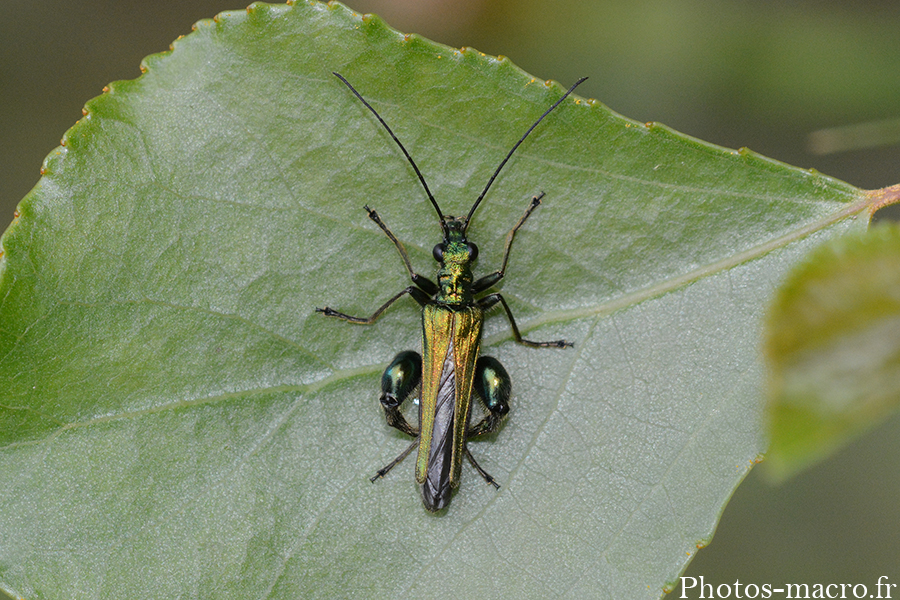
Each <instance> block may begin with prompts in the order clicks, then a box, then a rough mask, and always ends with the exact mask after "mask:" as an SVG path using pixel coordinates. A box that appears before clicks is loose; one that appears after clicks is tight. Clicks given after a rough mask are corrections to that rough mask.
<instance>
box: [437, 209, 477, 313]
mask: <svg viewBox="0 0 900 600" xmlns="http://www.w3.org/2000/svg"><path fill="white" fill-rule="evenodd" d="M445 223H446V225H447V233H446V236H445V240H444V243H443V246H444V252H443V257H442V260H441V268H440V270H439V271H438V286H439V287H440V291H439V292H438V295H437V296H436V297H435V299H434V300H435V302H438V303H440V304H449V305H452V306H459V305H467V304H472V302H473V301H474V296H473V295H472V267H471V264H472V258H473V257H472V256H471V248H472V246H470V245H469V243H468V242H467V241H466V238H465V232H464V231H463V228H464V227H465V223H463V220H462V219H457V218H454V217H448V218H447V220H446V221H445Z"/></svg>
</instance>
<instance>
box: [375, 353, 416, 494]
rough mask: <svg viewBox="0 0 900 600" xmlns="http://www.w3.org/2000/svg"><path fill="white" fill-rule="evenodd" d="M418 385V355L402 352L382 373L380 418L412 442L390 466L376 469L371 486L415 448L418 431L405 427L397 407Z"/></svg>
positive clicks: (401, 414) (407, 425)
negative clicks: (382, 416)
mask: <svg viewBox="0 0 900 600" xmlns="http://www.w3.org/2000/svg"><path fill="white" fill-rule="evenodd" d="M421 381H422V357H421V356H419V353H418V352H413V351H412V350H405V351H403V352H401V353H399V354H398V355H397V356H395V357H394V360H392V361H391V364H389V365H388V366H387V368H386V369H385V370H384V374H383V375H382V376H381V398H380V401H381V408H383V409H384V418H385V420H386V421H387V424H388V425H390V426H391V427H394V428H395V429H399V430H400V431H402V432H403V433H405V434H407V435H410V436H412V437H414V438H416V439H415V440H413V442H412V443H411V444H410V445H409V447H408V448H407V449H406V450H404V451H403V452H401V453H400V455H399V456H398V457H397V458H395V459H394V460H392V461H391V462H390V463H388V464H387V465H385V466H384V467H383V468H381V469H379V470H378V472H377V473H375V476H374V477H372V479H370V481H371V482H372V483H374V482H375V480H376V479H380V478H381V477H384V476H385V475H387V473H388V471H390V470H391V469H393V468H394V467H395V466H397V465H398V464H399V463H400V462H401V461H402V460H403V459H404V458H406V457H407V456H408V455H409V453H410V452H412V450H413V448H415V447H416V445H417V444H418V443H419V442H418V437H419V430H418V429H416V428H415V427H413V426H412V425H410V424H409V421H407V420H406V417H404V416H403V413H402V412H400V406H401V405H402V404H403V402H404V401H405V400H406V399H407V398H409V396H410V395H412V393H413V392H415V390H416V388H418V387H419V383H421Z"/></svg>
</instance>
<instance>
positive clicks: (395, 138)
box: [331, 71, 580, 233]
mask: <svg viewBox="0 0 900 600" xmlns="http://www.w3.org/2000/svg"><path fill="white" fill-rule="evenodd" d="M331 73H332V75H334V76H335V77H337V78H338V79H340V80H341V81H343V82H344V85H346V86H347V87H348V88H350V91H351V92H353V94H354V95H355V96H356V97H357V98H359V101H360V102H362V103H363V104H364V105H365V106H366V108H368V109H369V110H371V111H372V114H373V115H375V118H376V119H378V122H379V123H381V124H382V126H384V128H385V130H387V132H388V134H390V136H391V138H392V139H393V140H394V141H395V142H397V145H398V146H400V149H401V150H403V154H404V156H406V160H408V161H409V164H410V165H412V168H413V171H415V172H416V176H417V177H418V178H419V181H421V182H422V187H423V188H425V193H426V194H428V199H429V200H430V201H431V204H432V206H434V210H436V211H437V214H438V219H439V220H440V222H441V229H442V230H443V231H444V233H446V232H447V225H446V223H445V219H444V213H442V212H441V207H440V206H438V203H437V200H435V199H434V196H433V195H432V194H431V190H429V189H428V184H427V183H425V178H424V177H422V172H421V171H419V167H418V166H416V161H414V160H413V158H412V156H410V155H409V152H407V151H406V148H404V147H403V144H402V143H401V142H400V140H399V139H398V138H397V136H396V135H394V132H393V131H391V128H390V127H388V124H387V123H385V121H384V119H382V118H381V115H379V114H378V111H376V110H375V109H374V108H372V105H371V104H369V103H368V102H366V99H365V98H363V97H362V95H361V94H360V93H359V92H357V91H356V88H354V87H353V86H352V85H350V82H349V81H347V80H346V79H344V76H343V75H341V74H340V73H337V72H336V71H332V72H331ZM579 83H580V82H579ZM541 118H543V117H541ZM526 135H527V134H526Z"/></svg>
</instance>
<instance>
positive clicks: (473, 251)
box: [466, 242, 478, 260]
mask: <svg viewBox="0 0 900 600" xmlns="http://www.w3.org/2000/svg"><path fill="white" fill-rule="evenodd" d="M466 247H467V248H468V250H469V260H475V259H476V258H478V246H476V245H475V244H473V243H471V242H469V243H468V244H466Z"/></svg>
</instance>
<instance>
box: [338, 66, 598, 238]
mask: <svg viewBox="0 0 900 600" xmlns="http://www.w3.org/2000/svg"><path fill="white" fill-rule="evenodd" d="M342 79H343V78H342ZM585 79H587V77H582V78H581V79H579V80H578V81H576V82H575V84H574V85H573V86H572V87H570V88H569V91H568V92H566V93H565V94H563V96H562V98H560V99H559V100H557V101H556V102H554V103H553V106H551V107H550V108H548V109H547V110H546V111H544V114H542V115H541V116H540V117H538V120H537V121H535V122H534V125H532V126H531V127H529V128H528V131H526V132H525V135H523V136H522V137H521V138H519V141H518V142H516V145H515V146H513V147H512V150H510V151H509V154H507V155H506V158H504V159H503V162H501V163H500V166H499V167H497V170H496V171H494V174H493V175H491V178H490V180H489V181H488V182H487V185H486V186H484V191H482V192H481V195H480V196H478V200H476V201H475V204H473V205H472V208H471V209H470V210H469V214H468V216H466V224H465V226H463V232H464V233H465V231H466V230H467V229H468V228H469V221H471V220H472V215H473V214H474V213H475V209H476V208H478V205H479V204H481V201H482V200H484V196H485V194H487V192H488V190H489V189H491V184H493V183H494V180H495V179H497V175H499V174H500V170H501V169H502V168H503V167H504V166H505V165H506V163H507V162H508V161H509V159H510V157H512V155H513V152H515V151H516V150H517V149H518V148H519V146H521V145H522V142H524V141H525V138H527V137H528V134H530V133H531V132H532V131H534V128H535V127H537V126H538V123H540V122H541V121H543V120H544V117H546V116H547V115H549V114H550V112H551V111H553V109H554V108H556V107H557V106H559V105H560V104H561V103H562V101H563V100H565V99H566V98H567V97H568V96H569V94H571V93H572V92H574V91H575V88H577V87H578V86H579V85H581V84H582V83H583V82H584V80H585ZM347 85H350V84H347ZM398 143H399V142H398ZM410 160H411V159H410Z"/></svg>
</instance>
